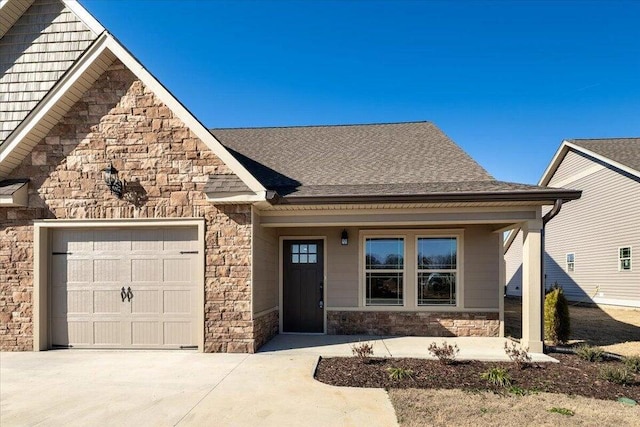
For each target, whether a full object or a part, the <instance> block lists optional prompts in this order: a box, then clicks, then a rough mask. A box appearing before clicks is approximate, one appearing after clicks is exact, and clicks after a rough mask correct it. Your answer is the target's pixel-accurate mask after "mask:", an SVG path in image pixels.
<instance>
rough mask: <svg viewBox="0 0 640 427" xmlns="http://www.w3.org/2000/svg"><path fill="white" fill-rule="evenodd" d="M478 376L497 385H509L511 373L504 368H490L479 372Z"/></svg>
mask: <svg viewBox="0 0 640 427" xmlns="http://www.w3.org/2000/svg"><path fill="white" fill-rule="evenodd" d="M480 377H481V378H482V379H483V380H487V381H488V382H490V383H491V384H493V385H497V386H499V387H509V386H510V385H511V375H509V371H507V370H506V369H504V368H498V367H494V368H491V369H489V370H488V371H487V372H483V373H482V374H480Z"/></svg>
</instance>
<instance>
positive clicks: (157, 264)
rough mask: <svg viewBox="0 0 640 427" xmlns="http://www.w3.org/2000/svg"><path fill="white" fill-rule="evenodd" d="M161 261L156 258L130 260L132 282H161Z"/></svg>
mask: <svg viewBox="0 0 640 427" xmlns="http://www.w3.org/2000/svg"><path fill="white" fill-rule="evenodd" d="M161 262H162V260H159V259H157V258H137V259H132V260H131V281H132V282H159V281H162V263H161Z"/></svg>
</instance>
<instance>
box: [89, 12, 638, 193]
mask: <svg viewBox="0 0 640 427" xmlns="http://www.w3.org/2000/svg"><path fill="white" fill-rule="evenodd" d="M80 1H81V3H82V4H83V5H84V6H85V7H86V8H87V9H88V10H89V11H90V12H91V13H92V14H93V15H94V16H95V17H96V18H97V19H98V20H99V21H100V22H101V23H102V24H103V25H104V26H105V27H106V28H107V29H108V30H109V31H110V32H111V33H112V34H113V35H115V36H116V37H117V38H118V39H119V40H120V41H121V42H122V43H123V44H124V45H125V46H126V47H127V48H128V49H129V50H130V51H131V52H132V53H133V54H134V55H135V56H136V57H137V58H138V59H139V60H140V61H141V62H142V63H143V64H144V65H145V66H146V67H147V68H148V69H149V70H150V71H151V72H152V73H153V74H154V75H155V76H156V77H157V78H158V79H159V80H160V81H161V82H162V83H163V84H164V85H165V86H166V87H167V88H169V90H171V91H172V92H173V93H174V94H175V95H176V96H177V97H178V99H180V100H181V101H182V103H184V104H185V105H186V106H187V108H189V109H190V110H191V111H192V112H193V113H194V114H195V115H196V117H198V118H199V119H200V120H201V121H202V122H203V123H204V124H205V125H207V126H208V127H244V126H286V125H310V124H343V123H376V122H397V121H420V120H428V121H432V122H434V123H436V124H437V125H438V126H439V127H440V128H441V129H442V130H443V131H444V132H445V133H446V134H448V135H449V136H450V137H451V138H452V139H453V140H454V141H456V142H457V143H458V144H459V145H461V146H462V147H463V148H464V149H465V150H466V151H467V152H469V153H470V154H471V156H473V157H474V158H475V159H476V160H477V161H479V162H480V164H482V166H484V167H485V168H486V169H487V170H488V171H489V172H490V173H491V174H492V175H494V176H495V177H496V178H497V179H501V180H506V181H516V182H525V183H536V182H537V181H538V179H539V178H540V176H541V174H542V172H543V171H544V169H545V167H546V165H547V164H548V162H549V161H550V159H551V157H552V156H553V154H554V153H555V150H556V149H557V148H558V146H559V145H560V143H561V141H562V139H565V138H596V137H616V136H618V137H622V136H640V25H638V22H640V1H600V2H595V1H592V2H587V1H568V2H558V1H540V2H526V1H519V2H510V1H493V2H483V1H455V2H454V1H393V2H392V1H389V2H387V1H275V2H272V1H266V0H262V1H206V0H200V1H189V0H182V1H169V0H160V1H149V0H147V1H142V0H139V1H133V0H132V1H125V0H117V1H116V0H109V1H107V0H80ZM416 154H419V153H416Z"/></svg>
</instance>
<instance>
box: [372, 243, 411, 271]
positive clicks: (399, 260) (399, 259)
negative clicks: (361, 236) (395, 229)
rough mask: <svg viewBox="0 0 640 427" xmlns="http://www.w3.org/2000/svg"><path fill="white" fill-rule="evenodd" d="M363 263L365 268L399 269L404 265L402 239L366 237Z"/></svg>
mask: <svg viewBox="0 0 640 427" xmlns="http://www.w3.org/2000/svg"><path fill="white" fill-rule="evenodd" d="M365 263H366V268H367V269H386V270H401V269H402V268H403V265H404V239H402V238H376V239H367V240H366V260H365Z"/></svg>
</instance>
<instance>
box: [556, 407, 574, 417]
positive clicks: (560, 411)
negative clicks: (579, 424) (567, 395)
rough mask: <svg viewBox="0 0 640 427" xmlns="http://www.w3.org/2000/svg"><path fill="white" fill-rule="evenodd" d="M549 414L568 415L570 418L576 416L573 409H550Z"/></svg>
mask: <svg viewBox="0 0 640 427" xmlns="http://www.w3.org/2000/svg"><path fill="white" fill-rule="evenodd" d="M549 412H551V413H554V414H560V415H567V416H569V417H573V416H574V415H575V414H576V413H575V412H573V411H572V410H571V409H567V408H551V409H549Z"/></svg>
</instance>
